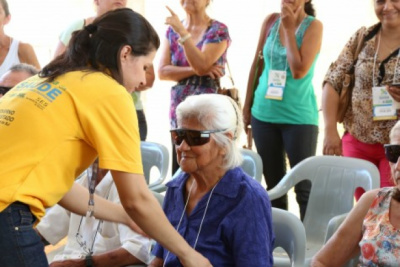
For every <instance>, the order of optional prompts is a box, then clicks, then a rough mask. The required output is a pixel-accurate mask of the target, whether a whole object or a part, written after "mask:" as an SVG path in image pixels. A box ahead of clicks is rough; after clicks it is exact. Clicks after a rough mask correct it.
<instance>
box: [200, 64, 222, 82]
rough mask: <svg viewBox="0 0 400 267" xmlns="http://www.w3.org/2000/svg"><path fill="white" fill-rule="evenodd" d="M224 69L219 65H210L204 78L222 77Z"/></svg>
mask: <svg viewBox="0 0 400 267" xmlns="http://www.w3.org/2000/svg"><path fill="white" fill-rule="evenodd" d="M223 69H224V67H223V66H221V65H212V66H211V68H210V69H209V70H208V72H207V74H206V75H205V76H210V77H211V79H213V80H214V79H216V78H220V77H222V76H224V72H223Z"/></svg>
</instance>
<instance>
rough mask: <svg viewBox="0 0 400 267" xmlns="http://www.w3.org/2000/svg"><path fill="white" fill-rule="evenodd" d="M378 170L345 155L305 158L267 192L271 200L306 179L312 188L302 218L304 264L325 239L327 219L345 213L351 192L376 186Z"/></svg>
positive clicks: (371, 165)
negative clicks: (304, 244) (304, 232)
mask: <svg viewBox="0 0 400 267" xmlns="http://www.w3.org/2000/svg"><path fill="white" fill-rule="evenodd" d="M379 177H380V176H379V171H378V169H377V167H376V166H375V165H373V164H372V163H370V162H368V161H365V160H361V159H355V158H349V157H336V156H314V157H309V158H307V159H305V160H303V161H301V162H300V163H299V164H297V165H296V166H295V167H294V168H293V169H291V170H290V171H289V172H288V173H287V174H286V175H285V176H284V177H283V178H282V180H281V181H280V182H279V184H278V185H277V186H275V187H274V188H272V189H271V190H269V191H268V194H269V197H270V199H271V200H273V199H276V198H278V197H280V196H282V195H284V194H286V193H287V192H288V191H289V189H291V188H292V187H293V186H294V185H295V184H297V183H298V182H300V181H303V180H310V181H311V183H312V188H311V192H310V197H309V200H308V206H307V211H306V214H305V217H304V222H303V224H304V227H305V230H306V236H307V255H306V265H307V262H308V261H309V260H311V259H310V258H311V257H312V256H313V255H314V254H315V253H316V252H317V251H318V250H319V249H320V248H321V247H322V245H323V244H324V241H325V236H326V231H327V226H328V223H329V220H330V219H331V218H332V217H334V216H337V215H341V214H343V213H347V212H349V211H350V210H351V209H352V207H353V206H354V191H355V189H356V188H358V187H361V188H363V189H364V190H366V191H368V190H371V189H374V188H379V186H380V178H379Z"/></svg>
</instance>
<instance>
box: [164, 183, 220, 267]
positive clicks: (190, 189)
mask: <svg viewBox="0 0 400 267" xmlns="http://www.w3.org/2000/svg"><path fill="white" fill-rule="evenodd" d="M219 181H221V179H219V180H218V182H217V183H216V184H215V185H214V186H213V188H212V189H211V192H210V195H209V196H208V200H207V204H206V208H205V210H204V213H203V217H202V218H201V222H200V226H199V231H198V232H197V236H196V240H195V241H194V245H193V249H196V246H197V241H198V240H199V236H200V232H201V229H202V227H203V222H204V218H205V217H206V214H207V210H208V205H209V204H210V200H211V196H212V195H213V192H214V189H215V188H216V187H217V185H218V184H219ZM193 185H194V179H193V182H192V184H191V185H190V188H189V193H188V197H187V199H186V203H185V206H184V207H183V211H182V215H181V218H180V219H179V222H178V226H177V227H176V231H178V230H179V227H180V226H181V223H182V219H183V216H184V214H185V211H186V207H187V205H188V203H189V199H190V194H191V193H192V188H193ZM168 256H169V251H168V252H167V255H166V256H165V259H164V264H163V267H165V264H166V262H167V258H168Z"/></svg>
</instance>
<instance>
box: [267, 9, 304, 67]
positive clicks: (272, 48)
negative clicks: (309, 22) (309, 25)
mask: <svg viewBox="0 0 400 267" xmlns="http://www.w3.org/2000/svg"><path fill="white" fill-rule="evenodd" d="M306 18H307V14H306V15H305V17H304V19H303V20H302V21H301V23H300V24H299V26H298V27H297V29H296V32H295V33H294V35H295V36H296V37H297V33H298V32H299V30H300V27H301V25H303V22H304V21H305V20H306ZM281 21H282V19H279V22H278V29H277V31H276V32H275V36H274V40H273V41H272V47H271V55H270V59H269V60H270V63H269V64H270V69H273V68H272V53H273V51H274V47H275V42H276V37H277V36H278V33H279V28H280V26H281ZM287 65H288V62H287V56H286V60H285V69H284V70H285V71H286V70H287Z"/></svg>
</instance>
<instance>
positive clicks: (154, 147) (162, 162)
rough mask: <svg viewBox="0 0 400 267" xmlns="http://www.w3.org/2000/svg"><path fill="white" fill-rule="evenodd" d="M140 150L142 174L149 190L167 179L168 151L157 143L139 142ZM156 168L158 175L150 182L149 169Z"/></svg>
mask: <svg viewBox="0 0 400 267" xmlns="http://www.w3.org/2000/svg"><path fill="white" fill-rule="evenodd" d="M140 150H141V153H142V163H143V172H144V177H145V178H146V182H147V184H148V185H149V188H150V189H152V188H154V187H157V186H160V185H162V183H163V182H164V180H165V178H166V177H167V172H168V166H169V153H168V149H167V148H166V147H165V146H164V145H162V144H158V143H154V142H147V141H142V142H140ZM153 167H156V168H157V169H158V171H159V173H160V175H159V176H158V177H157V178H156V179H155V181H152V179H150V173H151V169H152V168H153Z"/></svg>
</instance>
